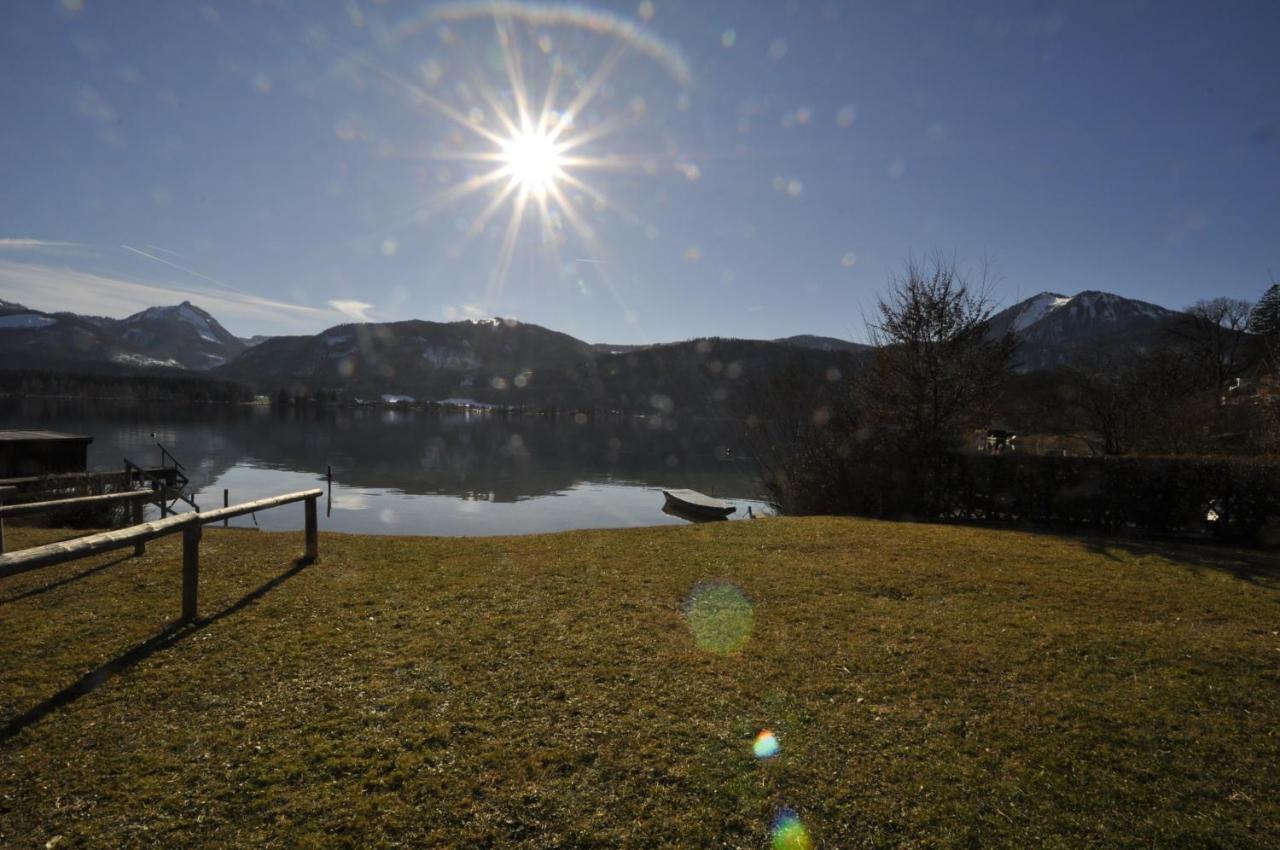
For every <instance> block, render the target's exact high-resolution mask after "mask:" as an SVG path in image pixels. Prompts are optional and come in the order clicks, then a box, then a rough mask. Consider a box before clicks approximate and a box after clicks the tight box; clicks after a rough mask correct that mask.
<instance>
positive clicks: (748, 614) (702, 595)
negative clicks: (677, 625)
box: [684, 581, 755, 655]
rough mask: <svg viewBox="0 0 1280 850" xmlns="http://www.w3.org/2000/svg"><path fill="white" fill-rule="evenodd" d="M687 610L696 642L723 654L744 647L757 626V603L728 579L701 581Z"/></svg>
mask: <svg viewBox="0 0 1280 850" xmlns="http://www.w3.org/2000/svg"><path fill="white" fill-rule="evenodd" d="M684 613H685V617H686V618H687V619H688V621H689V629H690V630H691V631H692V632H693V640H694V642H695V643H697V644H698V646H699V647H700V648H701V649H705V650H707V651H708V652H715V653H717V654H720V655H727V654H728V653H731V652H736V651H737V650H739V649H741V648H742V647H743V645H744V644H746V642H747V639H748V638H750V637H751V629H752V627H753V626H754V625H755V609H754V606H752V604H751V602H750V600H748V599H747V597H746V595H745V594H744V593H743V592H742V591H741V590H739V589H738V588H737V587H735V586H734V585H733V584H731V583H729V582H727V581H708V582H699V583H698V584H697V586H695V587H694V588H693V590H692V591H690V593H689V598H688V599H687V600H686V601H685V604H684Z"/></svg>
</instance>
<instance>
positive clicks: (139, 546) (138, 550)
mask: <svg viewBox="0 0 1280 850" xmlns="http://www.w3.org/2000/svg"><path fill="white" fill-rule="evenodd" d="M144 510H145V507H144V506H143V504H142V500H141V499H138V500H137V501H136V502H134V503H133V524H134V525H142V512H143V511H144ZM146 553H147V544H146V542H145V541H142V540H139V541H138V542H137V543H135V544H133V554H134V555H135V556H137V555H145V554H146Z"/></svg>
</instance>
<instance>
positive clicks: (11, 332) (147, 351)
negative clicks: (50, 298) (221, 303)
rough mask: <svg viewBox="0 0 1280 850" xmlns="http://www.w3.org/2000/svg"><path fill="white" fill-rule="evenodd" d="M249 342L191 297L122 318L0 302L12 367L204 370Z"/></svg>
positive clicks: (4, 351)
mask: <svg viewBox="0 0 1280 850" xmlns="http://www.w3.org/2000/svg"><path fill="white" fill-rule="evenodd" d="M249 343H250V341H249V340H242V339H239V338H238V337H236V336H233V335H232V334H231V333H230V332H228V331H227V329H226V328H224V327H223V326H222V325H221V324H219V323H218V320H217V319H215V318H214V317H213V316H211V315H209V314H208V313H206V312H205V311H204V310H201V309H200V308H199V307H197V306H195V305H194V304H192V303H191V302H189V301H184V302H182V303H181V304H178V305H177V306H174V307H151V308H150V309H147V310H143V311H142V312H140V313H134V314H133V315H132V316H128V317H126V318H124V319H109V318H105V317H102V316H80V315H77V314H75V313H44V312H41V311H39V310H32V309H30V308H28V307H24V306H23V305H21V304H14V303H12V302H9V301H0V356H2V357H3V358H4V362H5V363H6V364H7V365H9V366H10V367H36V366H38V367H41V368H46V369H47V368H58V367H72V366H75V365H84V364H85V363H94V364H98V365H107V366H114V367H118V368H124V369H127V368H130V367H133V368H139V367H141V368H146V367H163V368H170V369H192V370H198V371H204V370H209V369H214V368H216V367H218V366H221V365H223V364H224V363H227V362H228V361H230V360H232V359H234V358H235V357H236V356H237V355H239V354H240V353H241V352H243V351H244V350H245V349H246V348H247V347H248V345H249Z"/></svg>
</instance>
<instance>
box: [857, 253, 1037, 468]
mask: <svg viewBox="0 0 1280 850" xmlns="http://www.w3.org/2000/svg"><path fill="white" fill-rule="evenodd" d="M991 283H992V281H991V278H990V277H989V275H988V273H987V269H986V268H985V267H984V268H983V269H982V271H981V273H980V275H979V276H978V278H977V280H975V281H972V282H971V281H970V280H969V279H967V278H966V276H965V275H964V274H963V273H962V272H961V271H960V270H959V269H958V268H957V267H956V264H955V261H954V260H948V259H947V258H945V257H943V256H942V255H941V254H934V255H932V256H931V257H929V258H928V259H927V260H925V261H917V260H915V259H911V260H909V261H908V262H907V268H906V271H905V273H904V274H903V275H901V276H895V277H894V278H892V279H891V281H890V284H889V291H888V292H887V293H886V294H885V296H883V297H882V298H881V299H880V301H879V304H878V305H877V310H876V317H875V319H874V320H873V321H872V322H870V323H869V325H870V326H869V328H868V330H869V336H870V337H871V340H872V342H873V343H875V345H876V347H877V350H876V353H875V357H874V359H873V360H872V363H871V365H870V367H869V368H868V369H867V370H866V372H865V373H864V377H863V381H862V388H861V389H862V395H863V398H864V401H865V404H866V405H867V412H868V414H869V416H870V417H871V419H872V421H873V422H875V423H876V424H878V425H879V426H880V427H881V428H883V429H884V430H885V431H886V432H887V433H889V434H890V435H892V437H891V439H892V440H893V442H896V443H897V444H898V447H899V448H900V449H903V450H905V451H907V452H909V453H911V454H913V455H918V456H921V457H925V458H927V457H932V456H935V455H936V454H937V453H939V452H942V451H945V450H947V449H949V448H951V447H953V446H954V445H955V444H956V443H957V442H958V441H959V439H960V438H961V437H962V435H963V432H964V430H965V429H966V428H969V427H972V426H974V425H981V424H985V421H986V417H987V416H988V413H989V410H990V405H991V402H992V400H993V399H994V397H995V395H996V392H997V391H998V389H999V384H1000V382H1001V380H1002V379H1003V378H1004V376H1005V375H1006V374H1007V373H1008V372H1009V371H1010V368H1011V364H1012V358H1013V354H1014V351H1015V349H1016V347H1017V342H1016V340H1015V339H1014V337H1013V336H1012V334H1003V335H999V336H994V335H993V334H992V333H991V315H992V312H993V310H994V306H993V304H992V302H991V300H990V297H989V291H990V286H991Z"/></svg>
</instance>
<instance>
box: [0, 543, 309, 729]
mask: <svg viewBox="0 0 1280 850" xmlns="http://www.w3.org/2000/svg"><path fill="white" fill-rule="evenodd" d="M312 563H313V562H312V561H309V560H307V559H306V558H299V559H298V560H296V561H294V562H293V566H292V567H290V568H289V569H287V570H285V571H284V572H282V573H280V575H278V576H275V577H274V578H271V579H268V580H267V581H265V582H263V583H262V584H260V585H258V586H257V587H255V588H254V589H253V590H251V591H249V592H248V593H246V594H245V595H244V596H242V597H240V598H239V599H237V600H236V601H235V602H233V603H231V604H230V605H228V606H227V607H226V608H223V609H222V610H221V611H218V612H217V613H216V614H211V615H209V616H207V617H197V618H196V619H195V620H193V621H191V622H190V623H180V622H175V623H171V624H170V625H168V626H166V627H165V628H164V629H163V630H161V631H160V633H159V634H156V635H154V636H153V637H150V638H148V639H147V640H145V641H143V642H142V643H140V644H138V645H137V646H135V647H133V648H132V649H130V650H128V651H126V652H125V653H123V654H122V655H118V656H116V657H115V658H113V659H111V660H110V661H108V662H106V663H104V664H101V665H99V666H98V667H95V668H94V669H92V670H90V671H89V672H88V673H85V674H84V675H83V676H81V677H80V678H79V679H77V680H76V681H75V682H73V683H71V684H70V685H68V686H67V687H65V688H63V689H62V690H60V691H58V692H57V693H56V694H54V695H53V696H51V697H49V698H48V699H46V700H45V701H43V702H41V703H40V704H39V705H36V706H34V707H32V708H30V709H28V710H27V711H24V712H23V713H22V714H20V715H18V716H17V717H15V718H13V719H12V720H10V721H9V722H8V723H6V724H5V725H4V726H3V727H0V741H7V740H9V739H10V738H12V737H14V736H16V735H17V734H18V733H20V732H21V731H22V730H23V729H26V728H27V727H28V726H31V725H32V724H35V723H38V722H40V721H41V720H42V719H44V718H45V717H47V716H48V715H50V714H52V713H53V712H55V711H57V710H58V709H60V708H62V707H64V706H67V705H70V704H71V703H73V702H75V701H76V700H78V699H80V697H82V696H84V695H86V694H90V693H93V691H94V690H96V689H97V688H98V686H99V685H101V684H102V683H103V682H105V681H107V680H108V679H110V678H111V677H112V676H114V675H116V674H117V673H121V672H123V671H125V670H128V669H129V668H130V667H132V666H134V665H135V664H137V663H138V662H139V661H143V660H144V659H147V658H150V657H151V656H152V655H155V654H156V653H157V652H162V651H164V650H166V649H168V648H169V647H171V646H173V645H174V644H176V643H178V642H179V641H181V640H183V639H185V638H188V637H190V636H191V635H193V634H196V633H197V632H201V631H203V630H204V629H206V628H208V627H209V626H211V625H213V624H214V623H216V622H218V621H219V620H222V619H224V618H226V617H230V616H231V615H232V614H235V613H237V612H239V611H242V610H244V609H245V608H247V607H248V606H249V605H252V604H253V603H254V602H256V601H257V600H259V599H261V598H262V597H263V596H266V595H267V594H268V593H270V592H271V591H272V590H275V589H276V588H277V587H279V586H280V585H282V584H284V583H285V582H286V581H288V580H289V579H291V578H293V577H294V576H296V575H297V574H298V573H300V572H302V571H303V570H304V569H306V568H307V567H308V566H310V565H311V564H312Z"/></svg>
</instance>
